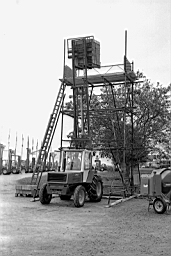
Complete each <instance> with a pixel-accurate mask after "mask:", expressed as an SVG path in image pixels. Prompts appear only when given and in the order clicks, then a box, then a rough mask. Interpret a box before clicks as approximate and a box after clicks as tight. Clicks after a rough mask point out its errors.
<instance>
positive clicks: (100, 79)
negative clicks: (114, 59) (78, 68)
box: [60, 71, 137, 87]
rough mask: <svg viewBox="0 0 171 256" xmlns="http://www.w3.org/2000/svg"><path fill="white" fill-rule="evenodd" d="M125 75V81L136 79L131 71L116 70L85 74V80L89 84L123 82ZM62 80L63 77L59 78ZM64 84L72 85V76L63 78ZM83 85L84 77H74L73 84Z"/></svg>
mask: <svg viewBox="0 0 171 256" xmlns="http://www.w3.org/2000/svg"><path fill="white" fill-rule="evenodd" d="M125 77H126V82H127V83H130V82H135V81H136V80H137V77H136V74H135V73H134V72H133V71H130V72H127V73H126V74H125V72H116V73H108V74H98V75H89V76H87V81H88V84H89V85H90V86H92V85H93V86H94V85H96V86H100V85H104V83H112V84H115V83H117V84H118V83H124V82H125ZM60 81H61V82H62V81H63V79H60ZM65 82H66V85H68V86H73V78H72V77H70V78H67V79H65ZM84 85H85V77H84V76H79V77H76V78H75V86H76V87H82V86H84Z"/></svg>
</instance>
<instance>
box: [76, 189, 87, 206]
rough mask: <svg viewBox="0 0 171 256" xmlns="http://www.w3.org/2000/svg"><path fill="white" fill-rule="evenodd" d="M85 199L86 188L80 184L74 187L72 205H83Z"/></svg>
mask: <svg viewBox="0 0 171 256" xmlns="http://www.w3.org/2000/svg"><path fill="white" fill-rule="evenodd" d="M85 199H86V190H85V188H84V187H83V186H82V185H79V186H77V187H76V188H75V191H74V205H75V207H82V206H84V203H85Z"/></svg>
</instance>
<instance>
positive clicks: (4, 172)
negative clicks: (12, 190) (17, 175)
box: [2, 168, 10, 175]
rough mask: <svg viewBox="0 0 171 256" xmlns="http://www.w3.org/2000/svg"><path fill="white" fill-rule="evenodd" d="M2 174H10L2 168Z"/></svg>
mask: <svg viewBox="0 0 171 256" xmlns="http://www.w3.org/2000/svg"><path fill="white" fill-rule="evenodd" d="M2 173H3V175H7V174H10V173H8V170H7V169H6V168H3V169H2Z"/></svg>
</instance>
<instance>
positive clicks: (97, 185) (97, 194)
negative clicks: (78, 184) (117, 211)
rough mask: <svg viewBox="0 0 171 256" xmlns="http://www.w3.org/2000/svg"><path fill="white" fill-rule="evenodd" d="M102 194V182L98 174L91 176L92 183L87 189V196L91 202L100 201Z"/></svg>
mask: <svg viewBox="0 0 171 256" xmlns="http://www.w3.org/2000/svg"><path fill="white" fill-rule="evenodd" d="M102 196H103V183H102V180H101V178H100V177H99V176H97V175H95V176H94V177H93V180H92V183H91V184H90V188H89V190H88V197H89V199H90V201H91V202H100V201H101V199H102Z"/></svg>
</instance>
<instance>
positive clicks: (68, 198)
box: [60, 195, 71, 200]
mask: <svg viewBox="0 0 171 256" xmlns="http://www.w3.org/2000/svg"><path fill="white" fill-rule="evenodd" d="M60 199H61V200H70V199H71V196H70V195H60Z"/></svg>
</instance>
